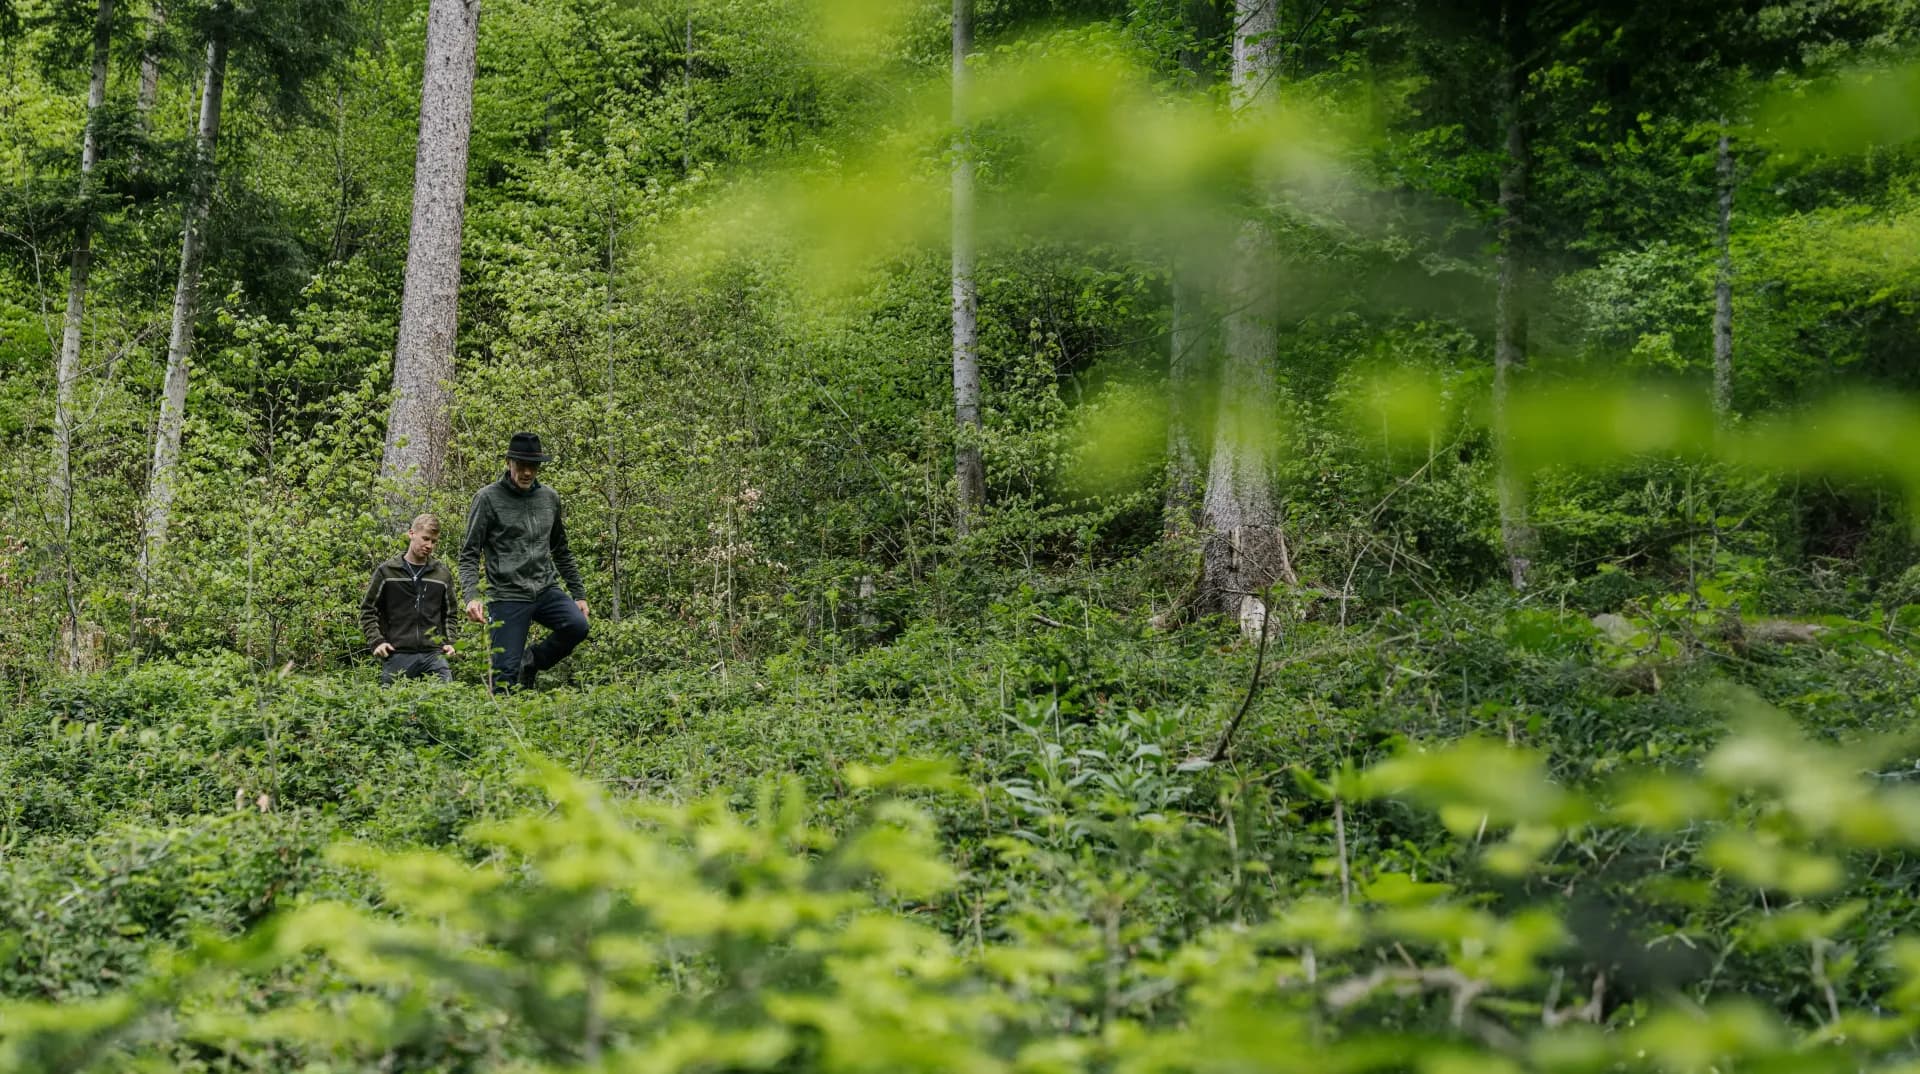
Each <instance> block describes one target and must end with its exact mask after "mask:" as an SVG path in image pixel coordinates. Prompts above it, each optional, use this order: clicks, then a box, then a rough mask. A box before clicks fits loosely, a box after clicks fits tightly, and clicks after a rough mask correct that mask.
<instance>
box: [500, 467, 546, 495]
mask: <svg viewBox="0 0 1920 1074" xmlns="http://www.w3.org/2000/svg"><path fill="white" fill-rule="evenodd" d="M500 487H501V488H503V489H506V490H507V491H508V492H511V493H513V494H514V495H515V496H531V495H533V494H534V493H536V492H539V491H540V479H539V478H538V477H536V478H534V479H533V487H532V488H530V489H524V490H523V489H522V488H521V487H520V486H519V485H516V484H514V483H513V475H512V474H511V473H509V472H507V471H505V470H502V471H500Z"/></svg>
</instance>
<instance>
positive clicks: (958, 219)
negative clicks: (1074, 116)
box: [953, 0, 987, 537]
mask: <svg viewBox="0 0 1920 1074" xmlns="http://www.w3.org/2000/svg"><path fill="white" fill-rule="evenodd" d="M972 8H973V0H953V126H954V132H955V133H954V144H953V150H954V152H953V418H954V424H955V426H956V429H955V431H956V432H957V433H958V436H957V437H956V448H955V451H954V477H955V479H956V481H957V483H958V485H959V504H958V507H959V513H958V516H957V518H956V524H955V529H956V530H957V531H958V532H959V534H960V535H961V536H962V537H964V536H966V535H967V533H968V532H969V531H970V530H971V529H972V526H973V515H974V513H975V512H976V511H978V510H979V508H980V505H981V504H982V503H984V502H985V501H986V498H987V477H986V468H985V466H984V464H982V462H981V460H980V344H979V339H978V337H977V335H976V333H975V326H974V315H975V312H976V306H977V300H978V296H977V294H976V292H975V290H974V285H973V158H972V157H971V156H970V154H971V152H972V146H971V145H970V144H969V139H968V138H967V132H966V122H967V111H966V104H967V53H968V51H969V50H970V49H971V48H972V47H973V42H972V37H973V26H972V21H973V11H972Z"/></svg>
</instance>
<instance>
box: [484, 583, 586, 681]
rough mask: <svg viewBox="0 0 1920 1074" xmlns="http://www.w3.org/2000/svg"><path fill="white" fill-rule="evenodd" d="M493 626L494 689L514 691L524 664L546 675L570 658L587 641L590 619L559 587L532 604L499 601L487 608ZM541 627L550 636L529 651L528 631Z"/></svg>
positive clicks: (519, 601)
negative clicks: (545, 672)
mask: <svg viewBox="0 0 1920 1074" xmlns="http://www.w3.org/2000/svg"><path fill="white" fill-rule="evenodd" d="M487 618H488V619H490V620H492V622H493V633H492V636H491V638H492V645H493V687H494V689H496V690H500V689H506V690H511V689H513V688H514V687H515V686H518V685H519V683H520V665H521V663H522V662H523V661H524V662H525V663H527V664H529V665H531V666H532V668H533V670H535V671H545V670H547V669H548V668H550V667H552V666H553V665H555V664H558V663H559V662H560V661H562V660H565V659H566V658H567V654H568V653H570V652H573V650H574V648H575V647H576V646H578V645H579V644H580V643H581V642H583V641H586V640H587V617H586V616H584V615H581V614H580V606H579V605H577V604H575V603H574V602H573V598H572V597H569V596H567V593H566V590H564V589H561V588H560V587H559V586H557V585H556V586H548V587H547V588H546V589H544V590H542V591H541V592H540V595H539V596H537V597H535V598H533V599H532V600H496V601H494V602H493V603H491V604H489V605H487ZM535 623H539V624H540V625H541V626H543V627H546V628H547V630H548V631H549V632H550V633H548V634H547V636H546V637H545V638H543V639H542V640H541V642H540V644H538V645H535V646H533V647H532V648H528V647H527V631H528V630H530V629H532V627H533V624H535Z"/></svg>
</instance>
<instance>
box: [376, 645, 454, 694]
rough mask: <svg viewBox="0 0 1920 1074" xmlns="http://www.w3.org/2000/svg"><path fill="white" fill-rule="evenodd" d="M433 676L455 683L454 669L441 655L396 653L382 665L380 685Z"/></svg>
mask: <svg viewBox="0 0 1920 1074" xmlns="http://www.w3.org/2000/svg"><path fill="white" fill-rule="evenodd" d="M429 675H431V676H433V677H435V678H437V679H439V680H440V681H441V682H452V681H453V669H452V668H450V667H448V666H447V658H446V657H444V656H441V655H440V654H439V653H394V654H393V655H391V656H389V657H387V659H386V660H385V661H384V662H383V663H382V664H381V665H380V685H382V686H385V685H387V684H388V683H390V682H392V681H393V680H395V679H424V678H426V677H427V676H429Z"/></svg>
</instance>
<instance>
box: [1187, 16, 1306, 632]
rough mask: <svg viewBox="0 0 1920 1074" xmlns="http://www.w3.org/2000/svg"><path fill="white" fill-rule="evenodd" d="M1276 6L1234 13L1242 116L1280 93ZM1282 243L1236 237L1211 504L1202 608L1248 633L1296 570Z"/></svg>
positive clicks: (1256, 234)
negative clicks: (1282, 395)
mask: <svg viewBox="0 0 1920 1074" xmlns="http://www.w3.org/2000/svg"><path fill="white" fill-rule="evenodd" d="M1277 8H1278V4H1277V0H1246V2H1244V3H1242V4H1240V5H1239V7H1238V8H1237V9H1236V11H1235V16H1234V28H1233V93H1232V101H1233V107H1234V110H1235V111H1236V112H1245V111H1247V110H1249V109H1252V108H1256V107H1258V106H1260V105H1261V104H1263V103H1265V102H1267V101H1268V100H1270V99H1271V98H1272V97H1273V96H1274V95H1275V89H1276V86H1275V80H1276V78H1277V75H1278V70H1277V64H1278V60H1279V54H1280V49H1279V44H1278V42H1277V41H1275V40H1274V37H1275V30H1276V28H1277V25H1278V11H1277ZM1274 241H1275V240H1274V235H1273V233H1272V231H1271V230H1269V229H1268V227H1267V226H1266V225H1265V224H1264V223H1262V222H1260V221H1259V220H1257V219H1248V220H1246V221H1245V222H1243V223H1242V224H1241V225H1240V234H1239V236H1238V238H1237V239H1236V240H1235V242H1234V254H1233V256H1234V261H1233V270H1232V274H1231V276H1232V283H1231V289H1232V294H1231V295H1230V296H1229V298H1228V302H1229V304H1230V312H1229V313H1228V314H1227V317H1226V322H1225V337H1226V338H1225V347H1224V351H1225V356H1224V360H1223V361H1222V363H1221V369H1220V405H1219V407H1218V413H1217V417H1216V420H1215V428H1214V437H1213V457H1212V459H1211V460H1210V462H1209V465H1208V467H1207V491H1206V497H1205V500H1204V501H1203V521H1202V525H1203V527H1204V529H1205V532H1206V548H1205V551H1204V553H1203V555H1204V563H1203V565H1202V572H1203V573H1202V600H1201V608H1202V610H1204V611H1217V612H1221V613H1223V614H1226V615H1229V616H1236V617H1238V618H1239V620H1240V624H1241V629H1242V631H1243V632H1247V633H1249V634H1251V633H1257V632H1259V631H1260V630H1262V629H1264V627H1265V622H1266V613H1267V607H1266V603H1265V601H1264V599H1263V594H1264V593H1265V592H1266V591H1267V589H1268V588H1269V587H1270V586H1271V585H1272V584H1273V582H1274V580H1275V579H1276V578H1283V577H1287V576H1289V575H1290V574H1291V573H1292V568H1291V566H1289V564H1288V563H1287V555H1286V544H1285V541H1284V540H1283V539H1282V536H1281V533H1280V522H1279V511H1278V508H1277V506H1276V503H1275V499H1274V463H1275V460H1276V458H1277V444H1276V442H1275V437H1274V420H1275V414H1274V401H1275V382H1276V379H1277V378H1276V375H1275V374H1276V369H1275V363H1276V360H1277V349H1278V348H1277V342H1278V341H1277V336H1276V332H1275V326H1274V320H1273V317H1274V306H1275V300H1276V299H1277V297H1278V282H1279V281H1278V278H1277V277H1278V266H1277V265H1276V263H1275V260H1276V259H1275V252H1276V251H1275V250H1274Z"/></svg>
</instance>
